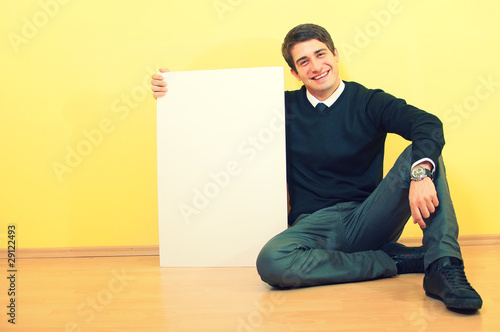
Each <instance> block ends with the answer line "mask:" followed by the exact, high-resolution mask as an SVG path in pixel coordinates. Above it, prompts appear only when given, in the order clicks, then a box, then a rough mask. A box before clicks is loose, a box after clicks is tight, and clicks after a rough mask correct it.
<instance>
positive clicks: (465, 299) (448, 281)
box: [424, 257, 483, 310]
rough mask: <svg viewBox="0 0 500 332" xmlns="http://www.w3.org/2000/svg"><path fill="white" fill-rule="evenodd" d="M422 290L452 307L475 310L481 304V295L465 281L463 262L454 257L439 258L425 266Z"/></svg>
mask: <svg viewBox="0 0 500 332" xmlns="http://www.w3.org/2000/svg"><path fill="white" fill-rule="evenodd" d="M424 290H425V294H427V296H430V297H432V298H435V299H438V300H441V301H443V302H444V304H445V305H446V306H447V307H449V308H452V309H466V310H477V309H480V308H481V307H482V306H483V300H482V299H481V296H479V294H478V293H477V292H476V290H475V289H474V288H472V286H471V285H470V284H469V282H468V281H467V277H466V276H465V271H464V264H463V263H462V261H461V260H459V259H457V258H454V257H443V258H440V259H438V260H436V261H435V262H433V263H432V264H431V265H430V266H429V267H428V268H427V271H425V277H424Z"/></svg>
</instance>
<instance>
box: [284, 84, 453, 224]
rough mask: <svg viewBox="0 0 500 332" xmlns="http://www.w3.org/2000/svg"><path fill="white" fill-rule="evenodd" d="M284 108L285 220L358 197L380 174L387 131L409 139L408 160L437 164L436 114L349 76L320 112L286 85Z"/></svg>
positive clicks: (374, 184)
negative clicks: (287, 210)
mask: <svg viewBox="0 0 500 332" xmlns="http://www.w3.org/2000/svg"><path fill="white" fill-rule="evenodd" d="M285 111H286V119H287V126H286V142H287V181H288V190H289V194H290V205H291V208H292V209H291V211H290V214H289V223H290V224H291V223H293V221H294V220H295V219H296V218H297V217H298V216H299V215H301V214H304V213H312V212H315V211H317V210H319V209H322V208H325V207H328V206H332V205H335V204H336V203H340V202H352V201H355V202H362V201H364V200H365V199H366V198H367V197H368V196H369V195H370V193H372V192H373V190H374V189H375V188H376V187H377V185H378V184H379V183H380V181H381V180H382V177H383V159H384V144H385V139H386V136H387V133H395V134H399V135H401V136H402V137H404V138H405V139H407V140H409V141H412V144H413V150H412V163H413V162H415V161H418V160H420V159H422V158H430V159H432V160H433V161H434V162H435V164H437V163H436V161H437V159H438V158H439V156H440V154H441V150H442V148H443V146H444V138H443V126H442V123H441V121H440V120H439V119H438V118H437V117H436V116H434V115H432V114H429V113H427V112H424V111H422V110H420V109H418V108H416V107H413V106H411V105H408V104H407V103H406V102H405V101H404V100H402V99H398V98H395V97H394V96H392V95H390V94H388V93H385V92H383V91H382V90H371V89H367V88H365V87H364V86H362V85H360V84H358V83H355V82H345V89H344V91H343V92H342V94H341V96H340V97H339V99H338V100H337V101H336V102H335V103H334V104H333V105H332V106H331V107H330V108H328V109H327V110H326V111H324V112H321V113H320V112H319V111H317V110H316V109H314V107H313V106H312V105H311V103H310V102H309V101H308V100H307V97H306V89H305V87H304V86H303V87H302V88H301V89H300V90H297V91H287V92H286V93H285ZM408 176H409V174H408Z"/></svg>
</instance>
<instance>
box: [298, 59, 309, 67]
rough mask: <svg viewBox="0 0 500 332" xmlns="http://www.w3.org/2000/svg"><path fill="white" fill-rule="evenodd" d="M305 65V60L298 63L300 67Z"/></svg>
mask: <svg viewBox="0 0 500 332" xmlns="http://www.w3.org/2000/svg"><path fill="white" fill-rule="evenodd" d="M306 64H307V60H304V61H301V62H299V65H300V66H304V65H306Z"/></svg>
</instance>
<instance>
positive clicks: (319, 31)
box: [281, 24, 335, 71]
mask: <svg viewBox="0 0 500 332" xmlns="http://www.w3.org/2000/svg"><path fill="white" fill-rule="evenodd" d="M311 39H317V40H319V41H320V42H322V43H324V44H325V45H326V46H327V47H328V48H329V49H330V51H332V53H334V54H335V45H334V44H333V40H332V37H331V36H330V34H329V33H328V31H326V29H325V28H323V27H320V26H319V25H316V24H301V25H298V26H296V27H295V28H293V29H292V30H290V31H289V32H288V34H287V35H286V37H285V40H284V41H283V45H281V53H282V54H283V57H284V58H285V61H286V63H288V65H289V66H290V68H292V69H293V70H294V71H297V67H296V66H295V63H294V62H293V57H292V54H291V53H290V50H291V49H292V47H294V46H295V44H298V43H300V42H304V41H308V40H311Z"/></svg>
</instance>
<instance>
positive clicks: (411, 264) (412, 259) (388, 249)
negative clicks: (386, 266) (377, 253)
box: [380, 242, 425, 274]
mask: <svg viewBox="0 0 500 332" xmlns="http://www.w3.org/2000/svg"><path fill="white" fill-rule="evenodd" d="M380 250H382V251H383V252H385V253H386V254H387V255H388V256H389V257H391V258H392V259H393V260H394V263H396V267H397V268H398V274H405V273H424V270H425V269H424V255H425V249H424V247H407V246H405V245H403V244H401V243H397V242H390V243H388V244H386V245H384V246H382V247H381V248H380Z"/></svg>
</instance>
